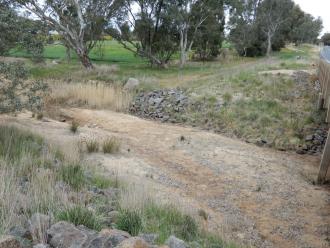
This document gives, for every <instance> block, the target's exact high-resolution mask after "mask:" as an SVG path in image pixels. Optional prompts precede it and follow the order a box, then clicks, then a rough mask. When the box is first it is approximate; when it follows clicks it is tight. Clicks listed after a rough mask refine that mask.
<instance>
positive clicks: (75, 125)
mask: <svg viewBox="0 0 330 248" xmlns="http://www.w3.org/2000/svg"><path fill="white" fill-rule="evenodd" d="M78 127H79V123H78V122H77V121H76V120H73V121H72V122H71V126H70V131H71V132H73V133H76V132H77V131H78Z"/></svg>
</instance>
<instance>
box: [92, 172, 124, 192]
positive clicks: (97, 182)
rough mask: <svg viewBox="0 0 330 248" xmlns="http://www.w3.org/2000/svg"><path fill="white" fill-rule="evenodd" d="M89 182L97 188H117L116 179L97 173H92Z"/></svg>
mask: <svg viewBox="0 0 330 248" xmlns="http://www.w3.org/2000/svg"><path fill="white" fill-rule="evenodd" d="M91 184H92V185H93V186H95V187H97V188H99V189H107V188H110V187H114V188H118V187H119V182H118V180H117V178H116V179H113V178H110V177H106V176H102V175H99V174H95V175H93V177H92V178H91Z"/></svg>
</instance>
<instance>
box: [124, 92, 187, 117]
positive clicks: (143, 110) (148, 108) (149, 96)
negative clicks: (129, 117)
mask: <svg viewBox="0 0 330 248" xmlns="http://www.w3.org/2000/svg"><path fill="white" fill-rule="evenodd" d="M188 105H189V101H188V97H187V96H186V95H185V93H184V92H183V91H182V90H179V89H162V90H154V91H151V92H145V93H141V94H138V95H137V96H136V97H135V100H134V102H133V104H132V105H131V106H130V112H131V113H133V114H135V115H137V116H140V117H144V118H150V119H157V120H160V121H162V122H173V123H175V122H178V121H179V120H177V118H178V116H179V115H178V114H181V113H184V112H185V111H186V109H187V108H188Z"/></svg>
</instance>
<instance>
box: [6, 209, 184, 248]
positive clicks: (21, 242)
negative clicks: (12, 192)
mask: <svg viewBox="0 0 330 248" xmlns="http://www.w3.org/2000/svg"><path fill="white" fill-rule="evenodd" d="M46 217H47V216H45V215H42V214H35V215H34V216H33V217H32V218H31V220H30V228H28V229H27V230H23V231H22V230H20V231H19V232H16V233H13V234H11V235H7V236H3V237H0V248H72V247H75V248H111V247H117V248H160V247H161V248H187V247H188V245H187V244H186V243H185V242H184V241H183V240H181V239H178V238H176V237H175V236H170V237H169V238H168V240H167V241H166V245H165V246H157V245H156V244H155V241H156V239H157V237H158V235H156V234H140V235H139V236H137V237H132V236H131V235H130V234H129V233H127V232H125V231H122V230H117V229H103V230H101V231H100V232H97V231H95V230H91V229H88V228H86V227H85V226H75V225H73V224H72V223H69V222H66V221H60V222H57V223H55V224H53V225H51V226H48V229H47V230H44V228H45V227H46V226H47V225H48V223H49V222H48V219H47V218H46ZM38 219H39V220H40V221H41V225H38V223H36V222H35V221H36V220H38ZM31 223H32V224H31ZM38 228H41V229H40V230H38ZM21 229H22V228H21ZM31 231H34V232H36V231H38V232H40V233H39V235H38V237H37V238H40V237H44V239H42V240H43V242H42V243H39V242H40V240H35V239H34V237H35V236H34V235H33V234H31V233H30V234H29V235H26V233H29V232H31Z"/></svg>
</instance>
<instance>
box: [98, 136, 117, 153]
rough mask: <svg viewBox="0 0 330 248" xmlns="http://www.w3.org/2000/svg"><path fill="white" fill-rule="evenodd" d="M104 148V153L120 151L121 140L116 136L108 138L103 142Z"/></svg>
mask: <svg viewBox="0 0 330 248" xmlns="http://www.w3.org/2000/svg"><path fill="white" fill-rule="evenodd" d="M102 148H103V152H104V153H118V152H119V150H120V141H119V140H118V139H117V138H115V137H111V138H108V139H106V140H105V141H104V142H103V145H102Z"/></svg>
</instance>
